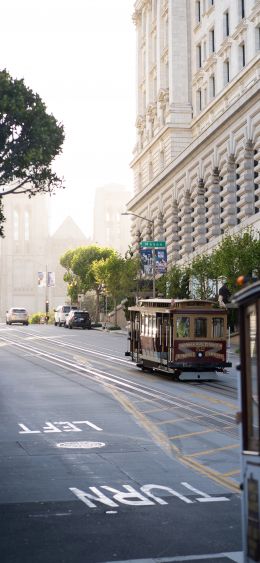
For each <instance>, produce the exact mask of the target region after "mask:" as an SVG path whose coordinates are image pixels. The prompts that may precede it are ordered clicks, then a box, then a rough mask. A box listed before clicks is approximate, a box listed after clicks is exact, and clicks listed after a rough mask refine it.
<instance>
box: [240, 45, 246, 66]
mask: <svg viewBox="0 0 260 563" xmlns="http://www.w3.org/2000/svg"><path fill="white" fill-rule="evenodd" d="M239 63H240V68H243V67H244V66H245V65H246V49H245V43H241V44H240V45H239Z"/></svg>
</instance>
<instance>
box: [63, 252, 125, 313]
mask: <svg viewBox="0 0 260 563" xmlns="http://www.w3.org/2000/svg"><path fill="white" fill-rule="evenodd" d="M114 252H115V251H114V250H113V249H112V248H106V247H99V246H97V245H90V246H80V247H78V248H76V249H75V250H71V251H68V252H66V253H65V254H64V255H63V256H62V257H61V258H60V263H61V265H62V266H63V267H65V269H66V274H65V276H64V280H65V281H67V282H68V283H69V286H68V291H69V292H72V291H74V289H75V287H76V288H77V291H78V293H83V294H85V293H87V291H95V293H96V321H98V320H99V312H100V294H101V292H102V287H101V285H100V283H99V282H97V280H96V278H95V274H94V271H93V268H92V265H93V262H95V261H99V260H102V259H106V258H108V257H109V256H110V255H111V254H113V253H114ZM73 288H74V289H73ZM73 294H74V293H73Z"/></svg>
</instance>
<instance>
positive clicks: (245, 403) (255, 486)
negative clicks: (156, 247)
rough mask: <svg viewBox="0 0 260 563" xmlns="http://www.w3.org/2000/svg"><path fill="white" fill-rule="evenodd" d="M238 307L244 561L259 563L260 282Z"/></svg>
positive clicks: (247, 291) (244, 293) (243, 293)
mask: <svg viewBox="0 0 260 563" xmlns="http://www.w3.org/2000/svg"><path fill="white" fill-rule="evenodd" d="M233 300H234V302H235V303H237V305H238V307H239V325H240V357H241V365H240V366H239V367H240V373H241V377H240V381H241V422H242V456H241V464H242V490H243V496H242V507H243V514H242V521H243V547H244V561H245V562H247V563H252V562H253V561H260V408H259V397H260V281H258V282H256V283H253V284H251V285H249V286H247V287H244V289H242V290H241V291H239V292H238V293H237V294H236V295H235V296H234V298H233Z"/></svg>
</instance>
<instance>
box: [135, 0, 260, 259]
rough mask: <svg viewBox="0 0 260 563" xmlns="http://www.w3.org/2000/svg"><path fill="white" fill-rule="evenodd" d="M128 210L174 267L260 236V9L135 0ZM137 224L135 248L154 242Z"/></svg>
mask: <svg viewBox="0 0 260 563" xmlns="http://www.w3.org/2000/svg"><path fill="white" fill-rule="evenodd" d="M134 22H135V25H136V33H137V60H138V70H137V118H136V128H137V143H136V146H135V148H134V158H133V160H132V163H131V166H132V169H133V173H134V196H133V198H132V199H131V200H130V201H129V202H128V206H127V208H128V211H129V212H132V213H135V214H137V215H141V216H142V217H145V218H147V219H150V220H153V221H154V227H155V229H154V233H155V239H162V238H165V239H166V241H167V248H168V259H169V262H170V263H176V262H177V263H179V264H180V265H181V264H182V263H184V262H187V261H190V260H191V259H192V258H193V256H195V255H196V254H199V253H201V252H207V251H210V250H211V249H212V248H214V246H216V245H217V244H218V242H219V241H220V239H221V237H222V236H223V234H225V233H227V232H231V233H236V232H238V231H240V230H241V229H244V228H245V227H247V226H254V227H255V228H257V229H260V212H259V210H260V136H259V133H260V95H259V94H260V0H137V1H136V2H135V11H134ZM150 226H151V223H148V222H147V221H144V220H142V219H138V218H134V219H133V222H132V239H133V241H135V243H136V245H137V240H138V239H139V240H140V237H143V238H146V239H148V238H150V233H149V232H148V231H147V229H148V230H149V227H150Z"/></svg>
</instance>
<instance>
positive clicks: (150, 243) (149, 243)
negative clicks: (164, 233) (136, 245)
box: [140, 240, 166, 248]
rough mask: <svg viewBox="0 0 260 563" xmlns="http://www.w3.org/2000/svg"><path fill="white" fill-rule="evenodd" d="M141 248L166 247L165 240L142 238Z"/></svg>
mask: <svg viewBox="0 0 260 563" xmlns="http://www.w3.org/2000/svg"><path fill="white" fill-rule="evenodd" d="M140 246H141V248H166V242H165V240H142V242H140Z"/></svg>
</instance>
